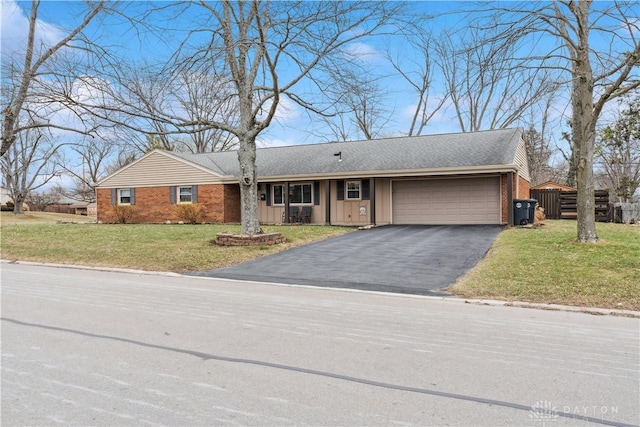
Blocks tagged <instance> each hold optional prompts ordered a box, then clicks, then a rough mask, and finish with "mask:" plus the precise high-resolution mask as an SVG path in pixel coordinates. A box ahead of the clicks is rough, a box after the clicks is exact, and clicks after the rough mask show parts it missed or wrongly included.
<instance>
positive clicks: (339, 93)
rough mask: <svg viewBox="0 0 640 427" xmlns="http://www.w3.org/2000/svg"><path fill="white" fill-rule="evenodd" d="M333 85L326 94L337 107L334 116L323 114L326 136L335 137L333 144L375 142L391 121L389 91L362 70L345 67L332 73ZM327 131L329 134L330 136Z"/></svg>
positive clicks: (356, 67) (321, 117)
mask: <svg viewBox="0 0 640 427" xmlns="http://www.w3.org/2000/svg"><path fill="white" fill-rule="evenodd" d="M331 80H332V81H333V84H331V85H329V87H328V88H327V90H326V91H325V95H326V96H327V97H328V99H330V100H331V101H332V103H333V104H334V106H335V107H334V108H335V111H334V112H333V113H332V114H331V115H320V120H321V122H322V123H323V125H324V126H326V127H324V126H323V129H322V130H323V137H325V138H327V137H329V136H330V135H332V136H333V139H331V140H332V141H350V140H355V139H374V138H377V137H379V136H380V135H381V134H382V132H383V130H384V129H385V128H386V126H387V124H388V123H389V121H390V120H391V111H389V110H388V109H387V107H386V105H387V102H385V95H386V92H385V91H384V90H383V89H382V88H381V86H380V84H379V78H377V77H375V76H372V75H371V73H367V72H366V71H365V70H362V69H361V67H359V66H357V65H354V66H353V67H344V68H342V67H341V68H339V69H335V70H332V71H331ZM327 129H328V130H329V133H327Z"/></svg>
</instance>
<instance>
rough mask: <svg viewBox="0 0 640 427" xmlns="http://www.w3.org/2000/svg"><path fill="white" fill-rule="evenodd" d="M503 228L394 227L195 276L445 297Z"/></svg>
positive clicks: (471, 226)
mask: <svg viewBox="0 0 640 427" xmlns="http://www.w3.org/2000/svg"><path fill="white" fill-rule="evenodd" d="M501 230H502V227H500V226H497V225H449V226H428V225H402V226H400V225H398V226H393V225H390V226H384V227H377V228H372V229H370V230H361V231H357V232H353V233H348V234H345V235H342V236H339V237H334V238H331V239H328V240H324V241H322V242H317V243H312V244H310V245H306V246H301V247H298V248H293V249H289V250H287V251H284V252H280V253H277V254H274V255H270V256H266V257H264V258H260V259H257V260H254V261H249V262H246V263H243V264H239V265H236V266H233V267H227V268H221V269H216V270H210V271H206V272H200V273H198V274H197V275H200V276H207V277H218V278H227V279H237V280H252V281H258V282H275V283H287V284H296V285H313V286H326V287H337V288H351V289H364V290H370V291H382V292H396V293H410V294H419V295H447V292H446V291H445V290H444V289H446V288H447V287H449V286H451V285H452V284H453V283H454V282H455V281H456V279H457V278H458V277H460V276H461V275H463V274H464V273H465V272H467V270H469V269H470V268H471V267H473V266H474V265H476V263H477V262H478V261H479V260H480V259H482V258H483V257H484V255H485V254H486V253H487V251H488V250H489V248H490V247H491V245H492V243H493V242H494V241H495V239H496V237H497V236H498V234H499V233H500V231H501Z"/></svg>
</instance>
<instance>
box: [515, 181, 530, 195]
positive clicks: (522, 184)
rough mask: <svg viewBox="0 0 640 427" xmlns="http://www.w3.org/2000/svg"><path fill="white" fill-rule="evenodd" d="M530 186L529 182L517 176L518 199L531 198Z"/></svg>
mask: <svg viewBox="0 0 640 427" xmlns="http://www.w3.org/2000/svg"><path fill="white" fill-rule="evenodd" d="M530 190H531V184H530V183H529V181H527V180H526V179H524V178H523V177H521V176H520V175H518V197H517V198H518V199H528V198H530V197H531V191H530Z"/></svg>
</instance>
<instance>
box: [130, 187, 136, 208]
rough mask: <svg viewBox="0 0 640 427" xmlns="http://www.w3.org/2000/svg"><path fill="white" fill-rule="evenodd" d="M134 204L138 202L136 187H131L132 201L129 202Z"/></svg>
mask: <svg viewBox="0 0 640 427" xmlns="http://www.w3.org/2000/svg"><path fill="white" fill-rule="evenodd" d="M129 203H130V204H132V205H135V204H136V189H135V188H131V201H130V202H129Z"/></svg>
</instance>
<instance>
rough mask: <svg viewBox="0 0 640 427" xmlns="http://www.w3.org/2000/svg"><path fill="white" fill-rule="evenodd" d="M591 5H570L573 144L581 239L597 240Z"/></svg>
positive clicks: (590, 241) (588, 241)
mask: <svg viewBox="0 0 640 427" xmlns="http://www.w3.org/2000/svg"><path fill="white" fill-rule="evenodd" d="M589 6H590V2H579V3H578V4H575V5H573V4H572V5H570V6H569V7H570V8H573V9H574V10H573V12H574V14H575V16H576V20H577V21H578V25H577V28H576V31H577V32H578V34H577V36H578V37H577V39H578V40H577V41H578V43H577V45H576V51H575V55H576V57H575V59H574V61H573V94H572V97H571V98H572V102H573V111H572V124H573V146H574V149H577V150H578V158H577V160H578V164H577V170H576V178H577V179H576V183H577V187H578V198H577V215H578V217H577V222H578V227H577V228H578V230H577V231H578V240H579V241H580V242H582V243H595V242H597V241H598V235H597V234H596V217H595V215H596V214H595V199H594V181H593V154H594V146H595V139H596V133H595V120H596V117H595V115H594V110H593V84H594V82H593V71H592V69H591V62H590V59H589Z"/></svg>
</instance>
